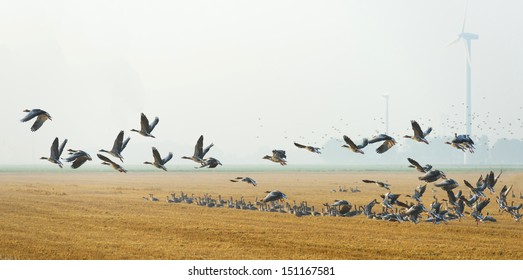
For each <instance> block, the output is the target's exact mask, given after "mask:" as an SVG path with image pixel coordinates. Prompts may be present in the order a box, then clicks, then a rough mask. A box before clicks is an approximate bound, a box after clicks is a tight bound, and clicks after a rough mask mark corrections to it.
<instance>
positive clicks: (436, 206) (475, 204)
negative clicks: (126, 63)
mask: <svg viewBox="0 0 523 280" xmlns="http://www.w3.org/2000/svg"><path fill="white" fill-rule="evenodd" d="M24 112H26V113H27V115H26V116H25V117H24V118H23V119H22V120H21V121H22V122H27V121H29V120H31V119H34V118H36V120H35V122H34V123H33V125H32V127H31V131H33V132H34V131H37V130H38V129H39V128H40V127H42V125H43V123H44V122H45V121H46V120H52V119H51V116H50V115H49V113H47V112H46V111H44V110H41V109H33V110H24ZM158 122H159V118H158V117H156V118H155V119H154V121H153V122H149V120H148V119H147V117H146V116H145V114H143V113H142V114H141V128H140V130H137V129H132V130H131V131H133V132H137V133H139V134H140V135H143V136H145V137H152V138H155V136H154V135H152V134H151V133H152V132H153V130H154V128H155V127H156V125H157V124H158ZM411 127H412V130H413V134H412V135H405V136H404V138H408V139H412V140H414V141H417V142H421V143H425V144H429V141H428V140H427V139H426V137H427V136H428V135H429V134H430V133H431V131H432V128H431V127H429V128H428V129H426V130H425V131H423V130H422V129H421V127H420V125H419V124H418V123H417V122H416V121H415V120H412V121H411ZM129 140H130V137H127V138H126V139H125V140H124V131H123V130H122V131H120V132H119V133H118V135H117V137H116V139H115V140H114V143H113V147H112V149H111V150H104V149H100V150H99V152H100V153H98V154H97V157H98V158H99V159H100V160H101V161H102V162H101V163H102V164H104V165H108V166H111V167H112V168H114V169H115V170H117V171H119V172H123V173H126V172H127V170H126V169H124V168H123V167H122V166H121V165H120V164H118V163H116V162H115V161H113V160H111V159H110V158H108V157H107V156H105V155H103V154H101V153H106V154H108V155H110V156H112V157H114V158H116V159H119V160H120V162H122V163H123V161H124V157H123V156H122V152H123V150H124V149H125V148H126V147H127V144H128V143H129ZM343 140H344V141H345V143H346V145H343V146H342V147H343V148H348V149H349V150H351V151H352V152H354V153H360V154H364V151H363V149H364V148H366V147H367V146H368V145H370V144H374V143H381V144H380V145H379V146H378V147H377V148H376V152H377V153H379V154H383V153H385V152H387V151H388V150H389V149H391V148H392V147H393V146H394V145H396V144H397V142H396V140H395V139H394V138H393V137H391V136H389V135H386V134H379V135H377V136H375V137H372V138H371V139H368V138H364V139H363V140H362V142H361V144H359V145H357V144H355V143H354V141H352V140H351V139H350V138H349V137H348V136H346V135H344V136H343ZM66 144H67V139H65V140H64V141H63V142H62V143H61V144H60V142H59V139H58V138H55V139H54V141H53V143H52V145H51V153H50V156H49V157H41V159H45V160H48V161H49V162H51V163H54V164H57V165H58V166H59V167H61V168H62V167H63V164H62V162H61V159H63V160H65V161H66V162H72V164H71V167H72V168H74V169H76V168H79V167H80V166H82V165H83V164H84V163H85V162H86V161H90V160H92V158H91V156H90V155H89V154H88V153H86V152H85V151H82V150H73V149H69V150H68V153H69V156H68V157H66V158H61V155H62V153H63V150H64V148H65V145H66ZM446 144H448V145H450V146H451V147H453V148H456V149H458V150H461V151H463V152H466V151H469V152H470V153H473V152H474V149H475V148H474V141H473V140H472V139H471V138H470V136H469V135H457V134H455V135H454V138H453V139H452V140H450V141H447V142H446ZM294 145H295V146H296V147H298V148H300V149H305V150H307V151H309V152H312V153H316V154H320V153H321V151H320V148H318V147H313V146H307V145H303V144H300V143H296V142H294ZM213 146H214V144H213V143H211V144H210V145H208V146H207V147H206V148H205V149H204V148H203V135H202V136H200V137H199V138H198V140H197V142H196V145H195V148H194V153H193V155H192V156H183V157H182V159H188V160H192V161H194V162H195V163H197V164H198V166H197V167H195V168H205V167H207V168H216V167H217V166H218V165H222V164H221V162H220V161H219V160H218V159H216V158H213V157H206V155H207V153H208V152H209V150H210V149H211V148H212V147H213ZM152 154H153V159H154V161H152V162H150V161H145V162H144V164H149V165H152V166H154V167H156V168H159V169H162V170H164V171H167V168H166V167H165V165H166V164H167V163H168V162H169V161H170V160H171V159H172V157H173V154H172V153H171V152H169V153H168V154H167V156H165V157H163V158H162V156H161V155H160V152H159V151H158V150H157V149H156V148H155V147H152ZM263 159H267V160H270V161H272V162H274V163H277V164H280V165H282V166H285V165H287V156H286V152H285V151H284V150H278V149H275V150H272V155H265V156H264V157H263ZM408 161H409V163H410V165H409V167H410V168H414V169H415V170H417V171H418V172H420V173H422V175H421V176H418V180H419V181H423V182H425V184H423V185H419V186H417V187H416V188H415V189H414V193H413V194H412V195H406V196H405V197H408V198H410V199H411V200H412V201H410V202H409V201H401V200H400V197H401V195H400V194H394V193H392V191H391V187H392V186H391V185H390V184H388V183H386V182H382V181H378V180H369V179H364V180H362V181H363V182H364V183H368V184H375V185H376V186H378V187H380V188H383V189H385V190H387V192H386V193H385V194H382V195H381V196H380V200H381V203H380V202H378V199H377V198H376V199H373V200H372V201H371V202H369V203H368V204H366V205H361V206H359V207H358V206H355V205H354V206H353V205H352V203H350V202H349V201H347V200H336V201H334V203H325V204H323V207H322V209H321V210H320V211H319V212H318V211H315V209H314V206H309V205H308V203H307V202H306V201H302V202H301V203H296V201H294V203H293V204H292V205H291V204H290V203H289V202H288V198H287V195H285V194H284V193H283V192H281V191H278V190H274V191H270V192H269V191H268V192H266V193H267V195H266V196H265V197H264V198H262V199H258V198H256V199H255V201H254V202H250V201H248V202H247V201H245V200H244V199H243V197H242V198H241V199H240V200H233V198H232V197H230V199H228V200H225V199H222V197H221V196H218V197H217V198H213V197H212V196H210V195H204V196H203V197H195V196H194V194H193V195H191V196H188V195H187V194H184V193H182V194H181V196H178V197H177V196H176V194H171V196H170V197H169V196H167V202H169V203H182V202H185V203H195V204H197V205H200V206H207V207H224V206H227V207H228V208H236V209H244V210H260V211H268V212H282V213H290V214H295V215H296V216H306V215H314V216H342V217H353V216H356V215H360V214H362V215H365V216H366V217H368V218H373V219H379V220H387V221H396V222H405V221H411V222H413V223H418V222H419V221H421V220H423V217H422V214H423V213H427V216H426V218H425V219H424V221H426V222H432V223H441V222H444V223H448V222H449V221H451V220H460V219H461V218H463V217H464V216H465V214H468V215H470V216H471V217H473V218H474V219H475V221H476V222H478V223H479V222H494V221H496V220H495V219H494V218H493V217H492V216H490V215H489V213H488V212H487V213H486V214H483V213H482V210H483V209H484V208H485V206H487V205H488V204H489V203H490V201H491V198H488V197H487V196H486V195H485V192H484V191H485V190H487V189H488V191H489V192H490V193H491V194H495V190H494V187H495V185H496V183H497V182H498V179H499V177H500V176H501V174H502V173H501V172H500V174H498V175H497V176H495V175H494V172H492V171H490V172H489V173H488V174H487V175H486V176H485V177H484V178H483V176H481V177H480V178H479V179H478V180H477V183H476V185H475V186H473V185H472V184H470V183H469V182H468V181H467V180H464V184H465V186H466V187H467V188H468V189H469V191H470V192H469V193H470V194H469V196H468V197H467V196H465V195H464V194H463V192H462V191H461V190H460V191H458V192H457V193H454V189H456V188H457V187H458V186H459V183H458V182H457V181H456V180H454V179H451V178H447V176H446V174H445V173H444V172H443V171H440V170H433V167H432V165H430V164H426V165H424V166H422V165H421V164H419V163H418V162H417V161H415V160H414V159H412V158H408ZM438 180H441V181H440V182H437V181H438ZM230 181H231V182H235V183H236V182H245V183H247V184H251V185H252V186H254V187H255V186H257V183H256V181H255V180H254V179H252V178H250V177H236V178H234V179H231V180H230ZM427 183H433V184H434V186H435V187H437V188H440V189H441V190H443V191H445V192H446V193H447V197H448V199H442V200H441V201H439V200H438V199H437V197H436V196H433V199H434V200H433V201H432V202H431V204H430V205H429V207H425V205H424V204H423V200H422V197H423V194H424V193H425V190H426V188H427ZM339 191H340V192H345V191H347V190H346V189H342V188H341V187H340V189H339ZM511 191H512V186H510V187H507V186H506V185H505V186H504V187H503V188H502V189H501V191H500V192H499V194H498V195H497V196H496V202H497V203H498V206H499V211H500V212H502V213H509V214H510V215H511V216H512V218H514V220H516V221H520V220H521V217H522V214H520V213H519V211H520V209H521V208H522V206H523V204H519V205H517V206H514V201H512V202H511V203H510V206H509V203H508V202H507V197H508V194H509V193H510V192H511ZM351 192H353V193H355V192H360V190H358V189H357V188H356V189H353V188H351ZM514 197H515V196H514V193H513V191H512V198H514ZM144 199H145V200H150V201H159V199H158V198H155V197H154V195H153V194H149V197H144ZM520 199H523V195H522V194H521V193H520ZM442 202H444V206H443V203H442ZM378 204H380V205H381V206H382V208H381V212H376V211H374V210H373V209H374V206H376V205H378ZM465 206H467V207H468V210H467V209H465Z"/></svg>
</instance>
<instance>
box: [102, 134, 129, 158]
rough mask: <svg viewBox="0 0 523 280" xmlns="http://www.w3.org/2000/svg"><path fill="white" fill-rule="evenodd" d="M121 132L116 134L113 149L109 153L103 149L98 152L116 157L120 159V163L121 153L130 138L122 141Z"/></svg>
mask: <svg viewBox="0 0 523 280" xmlns="http://www.w3.org/2000/svg"><path fill="white" fill-rule="evenodd" d="M123 134H124V132H123V130H122V131H120V133H118V136H116V139H114V144H113V148H112V149H111V150H110V151H106V150H104V149H101V150H99V152H104V153H108V154H110V155H112V156H113V157H117V158H119V159H120V161H121V162H123V156H122V151H123V150H124V149H125V147H127V143H129V140H131V137H127V139H125V141H123Z"/></svg>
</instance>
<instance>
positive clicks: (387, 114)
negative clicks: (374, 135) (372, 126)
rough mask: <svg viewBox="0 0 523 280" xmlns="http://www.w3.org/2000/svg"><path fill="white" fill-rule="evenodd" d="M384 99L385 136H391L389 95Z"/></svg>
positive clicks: (385, 95)
mask: <svg viewBox="0 0 523 280" xmlns="http://www.w3.org/2000/svg"><path fill="white" fill-rule="evenodd" d="M383 98H385V134H389V93H385V94H384V95H383Z"/></svg>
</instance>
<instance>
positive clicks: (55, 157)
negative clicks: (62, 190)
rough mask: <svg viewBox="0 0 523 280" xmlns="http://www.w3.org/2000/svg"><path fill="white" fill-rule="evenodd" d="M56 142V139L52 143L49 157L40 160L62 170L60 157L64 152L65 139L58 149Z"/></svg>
mask: <svg viewBox="0 0 523 280" xmlns="http://www.w3.org/2000/svg"><path fill="white" fill-rule="evenodd" d="M58 142H59V141H58V137H56V138H55V139H54V141H53V144H52V145H51V155H50V156H49V157H41V158H40V159H45V160H48V161H49V162H52V163H54V164H58V166H60V168H62V167H63V164H62V162H61V161H60V155H61V154H62V152H63V151H64V148H65V144H67V139H65V140H64V142H62V145H60V147H58Z"/></svg>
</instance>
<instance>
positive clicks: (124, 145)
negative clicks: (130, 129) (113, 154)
mask: <svg viewBox="0 0 523 280" xmlns="http://www.w3.org/2000/svg"><path fill="white" fill-rule="evenodd" d="M129 140H131V137H127V139H125V141H124V142H123V143H122V148H121V150H120V152H122V151H123V150H124V149H125V147H127V143H129Z"/></svg>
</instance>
